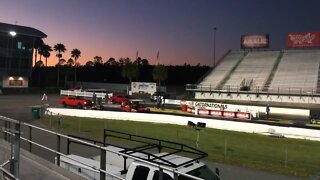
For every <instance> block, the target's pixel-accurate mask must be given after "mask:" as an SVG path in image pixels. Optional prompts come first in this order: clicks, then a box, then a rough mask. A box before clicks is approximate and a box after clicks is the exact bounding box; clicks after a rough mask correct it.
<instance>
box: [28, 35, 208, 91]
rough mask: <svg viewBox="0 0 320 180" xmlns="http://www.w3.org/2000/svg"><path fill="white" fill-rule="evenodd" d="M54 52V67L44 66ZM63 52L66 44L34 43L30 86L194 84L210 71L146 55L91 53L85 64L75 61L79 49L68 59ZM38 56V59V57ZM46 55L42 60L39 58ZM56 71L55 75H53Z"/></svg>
mask: <svg viewBox="0 0 320 180" xmlns="http://www.w3.org/2000/svg"><path fill="white" fill-rule="evenodd" d="M52 51H55V53H56V57H57V63H56V65H55V66H53V67H48V66H47V59H48V58H49V57H50V56H51V52H52ZM65 51H66V47H65V45H63V44H62V43H57V44H56V45H54V47H53V48H52V47H51V46H49V45H47V44H45V43H44V42H43V41H42V40H41V41H38V42H37V43H36V45H35V58H34V59H35V63H34V64H35V66H34V68H33V72H32V78H31V85H33V86H39V87H48V86H51V87H52V86H54V82H56V87H57V88H60V87H64V88H68V87H66V86H67V83H66V82H67V81H73V82H74V85H75V84H76V83H77V82H78V81H83V82H85V81H87V82H108V83H131V82H132V81H140V82H157V83H158V84H159V85H161V83H163V84H176V85H184V84H188V83H190V84H191V83H196V81H197V80H198V79H199V78H200V77H201V76H203V74H204V73H206V72H207V71H208V70H209V67H208V66H201V65H200V64H198V65H196V66H191V65H189V64H184V65H178V66H165V65H162V64H157V65H150V64H149V61H148V60H147V59H145V58H141V57H137V58H136V59H135V60H131V59H130V58H128V57H127V58H119V59H118V60H116V59H115V58H113V57H110V58H109V59H108V60H107V61H105V62H103V60H102V57H101V56H94V57H93V60H89V61H87V62H86V63H85V64H84V65H81V64H80V63H78V61H77V60H78V59H79V57H80V56H81V51H80V50H79V49H77V48H75V49H73V50H72V51H71V54H70V55H71V56H70V58H69V59H68V60H65V59H64V58H63V53H64V52H65ZM37 56H39V59H38V60H37V58H38V57H37ZM42 57H44V58H45V62H43V61H42ZM55 74H56V75H55Z"/></svg>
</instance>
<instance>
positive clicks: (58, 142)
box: [57, 135, 61, 166]
mask: <svg viewBox="0 0 320 180" xmlns="http://www.w3.org/2000/svg"><path fill="white" fill-rule="evenodd" d="M60 141H61V137H60V135H57V151H58V152H60ZM57 165H58V166H60V154H58V153H57Z"/></svg>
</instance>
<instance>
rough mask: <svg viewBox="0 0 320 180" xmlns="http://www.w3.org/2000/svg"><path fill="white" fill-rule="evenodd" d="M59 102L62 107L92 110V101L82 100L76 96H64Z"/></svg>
mask: <svg viewBox="0 0 320 180" xmlns="http://www.w3.org/2000/svg"><path fill="white" fill-rule="evenodd" d="M59 102H60V103H61V104H62V105H63V106H64V107H67V106H71V107H77V108H79V109H91V108H92V105H93V103H92V101H90V100H87V99H84V98H82V97H76V96H66V97H63V98H60V99H59Z"/></svg>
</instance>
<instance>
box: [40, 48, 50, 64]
mask: <svg viewBox="0 0 320 180" xmlns="http://www.w3.org/2000/svg"><path fill="white" fill-rule="evenodd" d="M50 51H52V48H51V46H49V45H47V44H42V45H41V46H40V47H39V48H38V53H39V55H40V61H41V56H43V57H45V58H46V64H45V65H46V66H47V65H48V64H47V63H48V61H47V60H48V57H50Z"/></svg>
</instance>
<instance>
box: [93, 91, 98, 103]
mask: <svg viewBox="0 0 320 180" xmlns="http://www.w3.org/2000/svg"><path fill="white" fill-rule="evenodd" d="M96 100H97V95H96V93H95V92H93V94H92V101H93V105H96Z"/></svg>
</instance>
